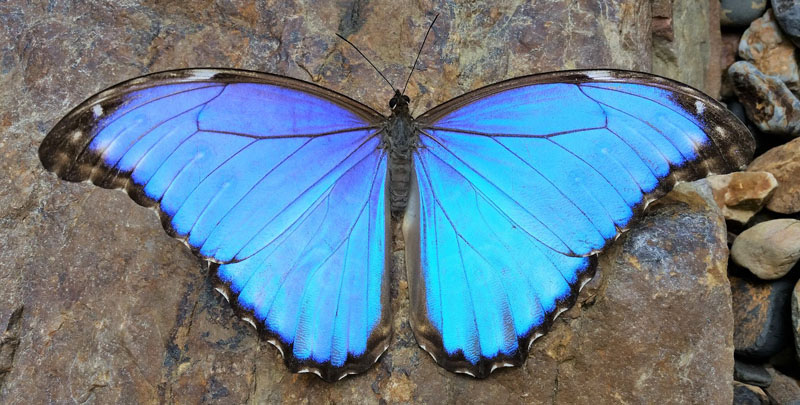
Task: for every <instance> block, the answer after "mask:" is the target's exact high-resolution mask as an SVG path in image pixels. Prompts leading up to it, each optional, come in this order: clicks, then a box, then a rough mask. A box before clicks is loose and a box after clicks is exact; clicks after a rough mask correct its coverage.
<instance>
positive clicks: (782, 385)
mask: <svg viewBox="0 0 800 405" xmlns="http://www.w3.org/2000/svg"><path fill="white" fill-rule="evenodd" d="M767 371H768V372H769V373H770V375H772V384H770V385H769V387H767V388H764V392H766V393H767V396H769V397H770V399H771V400H772V401H773V403H775V404H788V403H790V402H792V401H800V384H798V381H797V380H796V379H794V378H792V377H790V376H788V375H786V374H783V373H781V372H780V371H778V370H776V369H774V368H772V367H767Z"/></svg>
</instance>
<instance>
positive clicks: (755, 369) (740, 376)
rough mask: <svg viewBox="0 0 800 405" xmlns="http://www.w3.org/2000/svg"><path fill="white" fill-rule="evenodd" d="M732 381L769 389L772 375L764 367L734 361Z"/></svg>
mask: <svg viewBox="0 0 800 405" xmlns="http://www.w3.org/2000/svg"><path fill="white" fill-rule="evenodd" d="M733 379H734V380H736V381H739V382H742V383H746V384H752V385H755V386H758V387H769V385H770V384H771V383H772V375H770V374H769V372H768V371H767V369H766V368H764V366H761V365H758V364H751V363H745V362H744V361H741V360H736V362H735V363H734V365H733Z"/></svg>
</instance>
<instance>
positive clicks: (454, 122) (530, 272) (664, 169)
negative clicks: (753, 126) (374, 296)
mask: <svg viewBox="0 0 800 405" xmlns="http://www.w3.org/2000/svg"><path fill="white" fill-rule="evenodd" d="M418 125H419V128H420V131H421V139H420V147H419V149H418V151H417V153H416V155H415V162H414V164H415V170H416V180H417V184H416V188H415V191H416V193H417V194H418V196H416V197H412V201H413V204H412V205H410V207H409V211H408V212H409V214H408V220H407V221H406V223H405V234H406V251H407V265H408V266H409V267H408V270H409V281H410V283H409V284H410V285H409V288H410V289H411V291H410V295H411V297H412V319H411V320H412V323H413V326H414V330H415V334H416V337H417V339H418V341H419V342H420V344H421V345H422V346H423V347H424V348H426V350H428V351H429V352H430V353H431V354H432V355H433V356H434V358H435V359H436V360H437V362H439V363H440V364H441V365H443V366H444V367H446V368H448V369H451V370H454V371H459V372H464V373H468V374H471V375H474V376H479V377H484V376H486V375H488V374H489V373H490V372H491V371H492V370H494V369H495V368H497V367H500V366H508V365H518V364H521V363H522V362H523V361H524V359H525V358H526V356H527V351H528V347H529V345H530V343H531V342H532V341H533V339H535V338H536V337H537V336H539V335H540V334H541V333H544V332H545V331H546V330H547V328H548V326H549V324H550V322H551V321H552V319H554V317H555V316H556V315H557V314H558V313H560V312H561V311H563V310H565V309H566V308H568V307H569V306H570V305H571V303H572V302H573V301H574V299H575V297H576V295H577V292H578V291H579V289H580V287H581V286H582V285H583V284H584V283H585V281H587V280H588V279H589V278H590V277H591V275H592V274H593V273H594V266H595V256H594V255H596V254H597V253H598V252H600V251H601V250H602V249H603V248H604V247H605V246H606V245H607V243H608V242H609V241H610V240H613V239H614V238H615V237H616V236H618V235H619V233H620V232H622V231H623V230H625V229H626V228H627V227H628V226H630V224H631V223H632V222H633V221H635V220H636V219H637V218H638V217H639V216H640V215H641V212H642V211H643V209H644V207H645V206H646V205H647V204H648V203H649V202H650V201H652V200H654V199H656V198H658V197H660V196H661V195H663V194H664V193H665V192H666V191H668V190H669V189H670V188H671V187H672V185H673V184H674V183H675V182H676V181H679V180H693V179H696V178H699V177H703V176H705V175H707V174H709V173H723V172H728V171H731V170H736V169H738V168H741V167H743V166H744V165H745V164H746V163H747V162H748V161H749V159H750V157H751V156H752V153H753V148H754V143H753V139H752V136H751V135H750V134H749V132H748V130H747V129H746V128H745V127H744V125H743V124H742V123H741V122H739V121H738V120H737V119H736V118H735V117H734V116H733V115H731V114H730V113H729V112H728V111H727V110H726V109H725V108H724V107H723V106H721V105H720V104H719V103H717V102H716V101H715V100H713V99H711V98H710V97H708V96H706V95H704V94H702V93H700V92H699V91H697V90H694V89H691V88H689V87H687V86H685V85H681V84H678V83H676V82H672V81H670V80H668V79H663V78H660V77H656V76H652V75H647V74H642V73H634V72H625V71H574V72H559V73H552V74H544V75H535V76H529V77H523V78H518V79H513V80H511V81H507V82H502V83H499V84H496V85H492V86H489V87H487V88H484V89H481V90H477V91H475V92H472V93H468V94H467V95H465V96H462V97H459V98H456V99H454V100H452V101H450V102H448V103H446V104H444V105H442V106H440V107H437V108H435V109H433V110H431V111H430V112H428V113H426V114H424V115H423V116H421V117H420V118H419V119H418ZM417 217H418V219H417Z"/></svg>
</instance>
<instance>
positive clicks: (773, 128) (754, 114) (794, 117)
mask: <svg viewBox="0 0 800 405" xmlns="http://www.w3.org/2000/svg"><path fill="white" fill-rule="evenodd" d="M728 74H729V75H730V78H731V82H732V84H733V88H734V91H735V92H736V96H737V97H738V98H739V101H740V102H741V103H742V104H744V107H745V111H746V112H747V117H748V118H749V119H750V121H752V122H753V123H754V124H756V126H758V128H759V129H760V130H762V131H764V132H768V133H772V134H779V135H786V136H791V137H796V136H800V100H798V99H797V97H796V96H795V95H794V94H792V92H791V91H790V90H789V88H788V87H786V84H784V83H783V82H782V81H781V80H779V79H777V78H774V77H772V76H767V75H765V74H764V73H762V72H761V71H759V70H758V69H757V68H756V67H755V66H754V65H753V64H752V63H750V62H747V61H739V62H736V63H734V64H733V65H731V67H730V68H728Z"/></svg>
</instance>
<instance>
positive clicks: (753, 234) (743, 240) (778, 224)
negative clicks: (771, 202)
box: [731, 218, 800, 280]
mask: <svg viewBox="0 0 800 405" xmlns="http://www.w3.org/2000/svg"><path fill="white" fill-rule="evenodd" d="M731 258H733V261H734V262H736V264H738V265H740V266H742V267H744V268H746V269H748V270H750V272H751V273H753V274H754V275H756V276H757V277H758V278H760V279H762V280H775V279H777V278H781V277H783V276H785V275H786V274H787V273H789V270H791V269H792V267H794V265H795V264H797V261H798V260H800V221H798V220H796V219H791V218H783V219H775V220H772V221H766V222H762V223H760V224H758V225H756V226H754V227H752V228H748V229H746V230H745V231H744V232H742V233H740V234H739V236H738V237H737V238H736V240H735V241H734V242H733V247H731Z"/></svg>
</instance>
